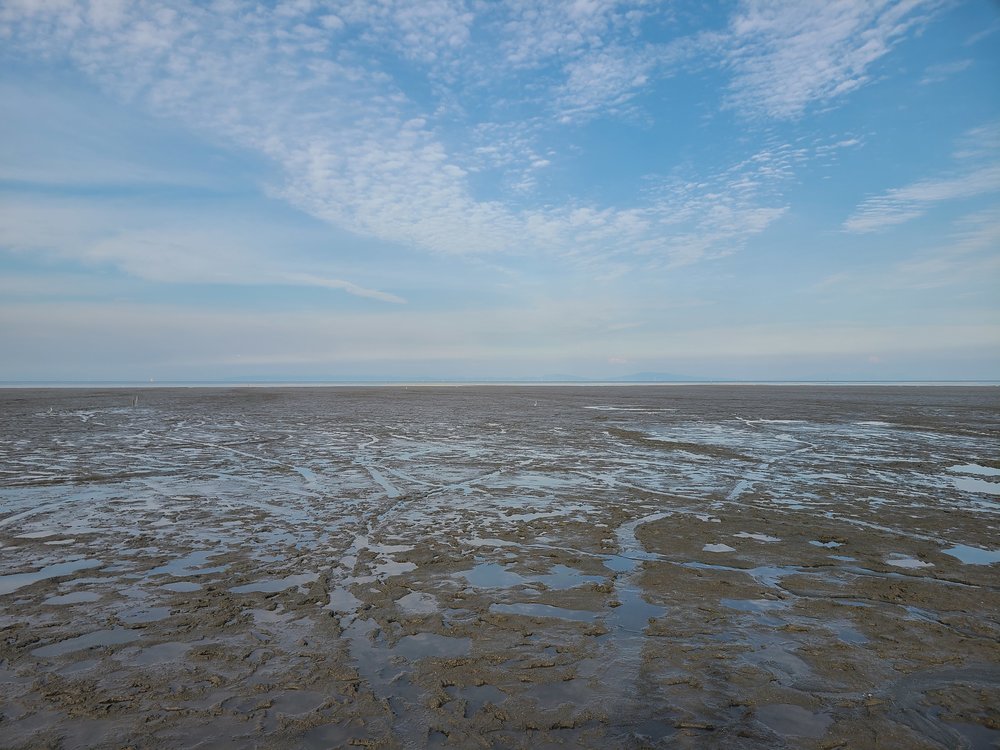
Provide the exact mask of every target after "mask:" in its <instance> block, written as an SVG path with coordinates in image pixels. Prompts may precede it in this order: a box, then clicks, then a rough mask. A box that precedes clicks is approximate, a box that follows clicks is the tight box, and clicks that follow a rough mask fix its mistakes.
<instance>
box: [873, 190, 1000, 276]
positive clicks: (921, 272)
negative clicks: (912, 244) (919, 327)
mask: <svg viewBox="0 0 1000 750" xmlns="http://www.w3.org/2000/svg"><path fill="white" fill-rule="evenodd" d="M998 248H1000V208H994V209H989V210H986V211H977V212H975V213H973V214H970V215H968V216H964V217H962V218H961V219H959V220H958V221H957V222H956V223H955V228H954V230H953V231H952V233H951V234H950V235H949V236H948V237H947V239H946V242H945V243H944V244H942V245H941V246H939V247H935V248H933V249H931V250H925V251H922V252H920V253H919V254H918V255H916V256H915V257H913V258H911V259H908V260H906V261H904V262H902V263H899V264H897V265H896V266H895V267H894V268H893V270H892V276H893V278H892V279H891V280H890V281H889V283H890V284H894V285H897V286H901V287H905V288H908V289H934V288H939V287H946V286H954V285H956V284H962V285H965V286H967V287H970V286H975V285H977V284H988V285H990V286H991V287H992V288H993V289H995V288H996V285H997V283H998V282H1000V253H998V252H997V249H998Z"/></svg>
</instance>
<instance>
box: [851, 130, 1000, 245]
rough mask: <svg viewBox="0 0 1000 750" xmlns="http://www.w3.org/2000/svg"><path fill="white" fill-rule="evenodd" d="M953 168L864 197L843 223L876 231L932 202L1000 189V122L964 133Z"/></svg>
mask: <svg viewBox="0 0 1000 750" xmlns="http://www.w3.org/2000/svg"><path fill="white" fill-rule="evenodd" d="M955 161H956V168H955V169H954V170H953V171H952V172H951V173H950V174H946V175H941V176H937V177H930V178H926V179H923V180H918V181H916V182H913V183H910V184H909V185H905V186H903V187H899V188H892V189H890V190H887V191H885V192H884V193H882V194H881V195H876V196H872V197H871V198H868V199H867V200H865V201H864V202H863V203H862V204H861V205H860V206H858V208H857V209H856V210H855V212H854V213H853V214H852V215H851V216H850V217H848V218H847V220H846V221H845V222H844V229H845V230H847V231H848V232H855V233H859V234H863V233H868V232H878V231H881V230H884V229H887V228H888V227H891V226H894V225H897V224H903V223H905V222H907V221H912V220H913V219H916V218H919V217H920V216H923V215H924V214H925V213H926V212H927V211H928V210H930V209H931V208H933V207H934V206H935V205H937V204H939V203H944V202H950V201H959V200H964V199H970V198H976V197H978V196H981V195H988V194H990V193H994V192H997V191H1000V124H997V123H994V124H991V125H989V126H986V127H982V128H976V129H974V130H971V131H969V132H968V133H966V134H965V137H964V138H963V139H962V144H961V146H960V148H959V149H958V151H956V153H955Z"/></svg>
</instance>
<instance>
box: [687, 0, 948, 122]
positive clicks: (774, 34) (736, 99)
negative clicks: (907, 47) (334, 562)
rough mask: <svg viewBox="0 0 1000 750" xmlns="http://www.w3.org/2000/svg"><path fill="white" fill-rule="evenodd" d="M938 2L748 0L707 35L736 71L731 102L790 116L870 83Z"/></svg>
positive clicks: (740, 107) (767, 113)
mask: <svg viewBox="0 0 1000 750" xmlns="http://www.w3.org/2000/svg"><path fill="white" fill-rule="evenodd" d="M939 5H940V3H939V2H937V1H936V0H838V2H821V3H812V2H799V1H798V0H743V2H741V4H740V7H739V10H738V11H737V12H736V13H735V14H734V16H733V18H732V19H731V20H730V23H729V28H728V29H727V30H726V32H725V33H724V34H718V35H714V36H709V37H707V39H708V40H709V41H712V42H713V43H714V44H716V45H717V46H718V47H719V48H720V49H721V55H722V57H723V59H724V61H725V65H726V67H727V68H728V69H730V70H732V72H733V79H732V82H731V84H730V87H729V91H728V94H727V96H726V99H725V104H726V106H728V107H731V108H733V109H737V110H739V111H741V112H743V113H745V114H747V115H754V116H761V115H762V116H767V117H771V118H776V119H792V118H797V117H800V116H802V115H803V114H804V113H805V112H806V111H807V110H808V109H809V108H811V107H815V106H817V105H825V104H828V103H830V102H832V101H834V100H836V99H838V98H840V97H843V96H844V95H846V94H848V93H850V92H852V91H854V90H856V89H858V88H860V87H862V86H864V85H865V84H867V83H869V82H870V81H871V80H872V77H873V73H872V70H871V69H872V67H873V66H874V64H875V63H876V62H877V61H878V60H880V59H881V58H883V57H884V56H885V55H886V54H888V53H889V52H890V51H891V49H892V48H893V47H894V46H895V45H896V44H898V43H899V42H900V41H902V40H903V39H904V38H906V35H907V34H908V33H910V32H911V31H913V30H914V29H915V28H918V27H920V26H921V25H922V24H924V23H926V21H927V20H928V19H929V17H930V16H931V14H932V13H933V12H934V10H935V9H936V8H937V7H938V6H939Z"/></svg>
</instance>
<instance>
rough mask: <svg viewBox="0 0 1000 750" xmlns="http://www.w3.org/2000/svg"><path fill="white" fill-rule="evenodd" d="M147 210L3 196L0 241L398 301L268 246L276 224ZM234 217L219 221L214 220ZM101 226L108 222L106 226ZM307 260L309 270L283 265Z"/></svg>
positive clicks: (144, 273)
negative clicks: (181, 217) (179, 225)
mask: <svg viewBox="0 0 1000 750" xmlns="http://www.w3.org/2000/svg"><path fill="white" fill-rule="evenodd" d="M177 218H178V216H177V213H176V212H175V211H150V210H148V209H143V208H142V207H139V206H136V205H134V204H132V203H129V202H117V203H111V204H109V203H101V202H95V201H88V200H79V199H48V200H42V199H39V198H37V197H33V198H31V199H24V198H19V199H15V198H7V199H5V200H4V203H3V210H2V211H0V246H3V247H7V248H10V249H11V250H13V251H15V252H18V253H22V254H30V255H33V256H38V255H43V256H48V257H50V258H52V257H56V258H60V259H62V260H70V261H73V262H76V263H83V264H86V265H90V266H95V267H100V266H110V267H113V268H116V269H118V270H120V271H123V272H125V273H127V274H129V275H131V276H134V277H135V278H139V279H143V280H146V281H155V282H165V283H187V284H231V285H285V286H307V287H317V288H325V289H335V290H339V291H342V292H345V293H347V294H350V295H353V296H356V297H364V298H368V299H374V300H379V301H382V302H391V303H396V304H401V303H404V302H405V301H406V300H404V299H403V298H402V297H400V296H399V295H396V294H392V293H389V292H385V291H380V290H377V289H371V288H368V287H365V286H362V285H360V284H356V283H354V282H351V281H345V280H343V279H340V278H337V277H333V276H330V275H329V274H328V273H325V271H326V270H327V269H325V268H324V266H325V265H326V264H323V263H317V262H315V261H311V262H307V261H306V260H303V259H298V258H296V257H295V256H294V255H285V256H284V257H282V256H283V254H282V253H281V252H277V251H276V250H277V249H278V248H279V247H281V245H283V244H285V243H288V242H289V240H290V239H291V238H290V237H289V236H288V235H286V234H284V231H287V230H285V229H284V228H282V227H272V226H262V225H259V224H255V223H252V222H247V221H246V220H245V219H243V220H242V221H238V222H233V221H232V220H231V219H232V217H226V220H223V217H221V216H219V215H218V214H215V215H214V216H213V217H212V219H211V221H206V220H205V217H204V216H199V215H190V214H189V215H185V216H184V219H185V221H186V222H187V223H189V224H192V226H189V227H188V228H186V229H178V228H176V227H175V226H174V223H175V222H176V220H177ZM234 223H235V224H237V225H238V226H239V228H238V229H234V228H232V227H230V228H227V229H220V228H218V226H217V225H223V224H228V225H231V224H234ZM109 227H114V229H112V230H109V229H108V228H109ZM297 265H298V266H301V265H307V267H309V268H311V269H312V270H309V271H290V270H288V269H289V268H294V267H295V266H297Z"/></svg>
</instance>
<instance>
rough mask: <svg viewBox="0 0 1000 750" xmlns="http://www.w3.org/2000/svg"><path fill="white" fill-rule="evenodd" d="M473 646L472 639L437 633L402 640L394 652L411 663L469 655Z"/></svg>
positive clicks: (411, 636) (422, 634)
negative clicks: (420, 660) (433, 657)
mask: <svg viewBox="0 0 1000 750" xmlns="http://www.w3.org/2000/svg"><path fill="white" fill-rule="evenodd" d="M471 645H472V640H471V639H470V638H452V637H451V636H446V635H438V634H437V633H417V634H416V635H406V636H403V637H402V638H400V639H399V642H398V643H396V645H395V646H394V647H393V649H392V650H393V652H394V653H396V654H399V655H400V656H403V657H405V658H406V659H407V660H409V661H416V660H417V659H424V658H426V657H429V656H436V657H439V658H455V657H457V656H465V655H466V654H467V653H469V649H470V648H471Z"/></svg>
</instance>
